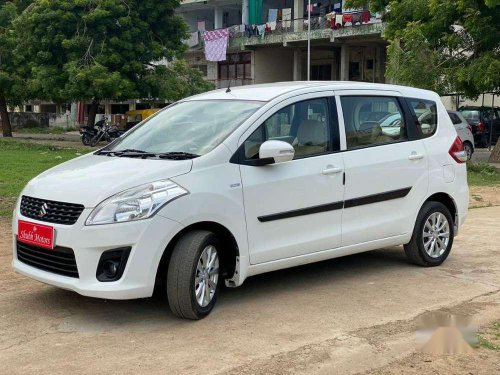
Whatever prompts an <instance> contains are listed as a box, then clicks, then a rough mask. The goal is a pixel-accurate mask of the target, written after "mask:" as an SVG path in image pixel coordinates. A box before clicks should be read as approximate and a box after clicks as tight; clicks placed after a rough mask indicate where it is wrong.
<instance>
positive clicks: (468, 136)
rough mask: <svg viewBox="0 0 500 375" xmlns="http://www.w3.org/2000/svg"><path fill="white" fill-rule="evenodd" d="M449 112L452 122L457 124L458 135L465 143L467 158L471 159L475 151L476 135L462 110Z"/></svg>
mask: <svg viewBox="0 0 500 375" xmlns="http://www.w3.org/2000/svg"><path fill="white" fill-rule="evenodd" d="M448 114H449V115H450V119H451V122H452V123H453V125H454V126H455V130H456V131H457V134H458V136H459V137H460V139H461V140H462V143H463V144H464V150H465V152H466V153H467V160H470V158H471V157H472V154H473V153H474V135H473V134H472V128H471V126H470V125H469V123H468V122H467V120H466V119H465V118H464V116H463V115H462V114H461V113H460V112H458V111H455V112H454V111H448Z"/></svg>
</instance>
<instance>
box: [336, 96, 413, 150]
mask: <svg viewBox="0 0 500 375" xmlns="http://www.w3.org/2000/svg"><path fill="white" fill-rule="evenodd" d="M340 101H341V103H342V112H343V114H344V124H345V131H346V140H347V149H349V150H352V149H356V148H363V147H370V146H376V145H382V144H388V143H395V142H401V141H405V140H407V139H408V136H407V132H406V127H405V121H404V116H403V111H402V110H401V107H400V105H399V103H398V100H397V99H396V98H393V97H383V96H343V97H341V99H340Z"/></svg>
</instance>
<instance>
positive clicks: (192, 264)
mask: <svg viewBox="0 0 500 375" xmlns="http://www.w3.org/2000/svg"><path fill="white" fill-rule="evenodd" d="M209 245H212V246H214V247H215V249H216V250H217V253H218V256H219V261H220V254H219V250H220V248H221V247H220V242H219V239H218V238H217V236H216V235H215V234H213V233H212V232H209V231H204V230H197V231H192V232H189V233H186V234H185V235H184V236H182V237H181V238H180V239H179V240H178V241H177V243H176V245H175V247H174V250H173V252H172V256H171V258H170V263H169V265H168V271H167V297H168V303H169V305H170V309H171V310H172V312H173V313H174V314H175V315H177V316H178V317H180V318H185V319H193V320H197V319H202V318H204V317H205V316H207V315H208V314H209V313H210V311H212V309H213V307H214V305H215V302H216V301H217V295H218V293H219V285H217V288H216V290H215V293H214V295H213V297H212V300H211V301H210V303H209V304H208V305H207V306H205V307H202V306H201V305H200V304H199V303H198V301H197V300H196V294H195V281H194V279H195V275H196V267H197V265H198V260H199V259H200V256H201V254H202V252H203V250H204V249H205V248H206V247H207V246H209ZM218 281H219V282H218V284H220V265H219V279H218Z"/></svg>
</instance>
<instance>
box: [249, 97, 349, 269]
mask: <svg viewBox="0 0 500 375" xmlns="http://www.w3.org/2000/svg"><path fill="white" fill-rule="evenodd" d="M330 95H331V92H327V93H325V92H323V93H316V94H308V95H305V96H302V97H300V98H299V97H296V98H294V99H289V100H287V101H284V102H282V103H281V104H280V105H278V106H277V107H275V108H274V109H273V110H272V111H270V113H269V115H268V116H266V118H267V119H266V120H265V121H264V122H263V123H261V124H260V125H257V126H254V127H252V128H251V129H249V131H248V132H247V133H246V134H245V135H244V136H243V137H242V144H241V146H240V155H243V156H242V157H240V159H244V160H243V161H241V163H240V164H241V165H240V170H241V179H242V185H243V196H244V204H245V215H246V222H247V231H248V242H249V252H250V262H251V264H258V263H264V262H269V261H273V260H278V259H285V258H290V257H296V256H300V255H304V254H308V253H312V252H316V251H321V250H326V249H331V248H335V247H338V246H340V243H341V218H342V201H343V195H344V186H343V170H344V165H343V160H342V154H340V153H338V152H337V151H338V150H339V135H338V123H337V115H336V110H335V101H334V100H333V98H332V97H329V96H330ZM270 139H275V140H282V141H285V142H289V143H290V144H292V145H293V147H294V149H295V157H294V159H293V160H292V161H290V162H286V163H278V164H271V165H266V166H253V165H250V164H252V163H251V161H252V160H255V159H256V158H258V152H259V147H260V145H261V144H262V142H264V141H266V140H270Z"/></svg>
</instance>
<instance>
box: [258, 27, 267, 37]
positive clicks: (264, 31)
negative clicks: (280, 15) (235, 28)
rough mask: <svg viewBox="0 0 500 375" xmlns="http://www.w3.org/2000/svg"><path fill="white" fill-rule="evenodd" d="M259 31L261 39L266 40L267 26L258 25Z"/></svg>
mask: <svg viewBox="0 0 500 375" xmlns="http://www.w3.org/2000/svg"><path fill="white" fill-rule="evenodd" d="M257 31H258V32H259V35H260V37H261V38H264V35H266V25H257Z"/></svg>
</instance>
